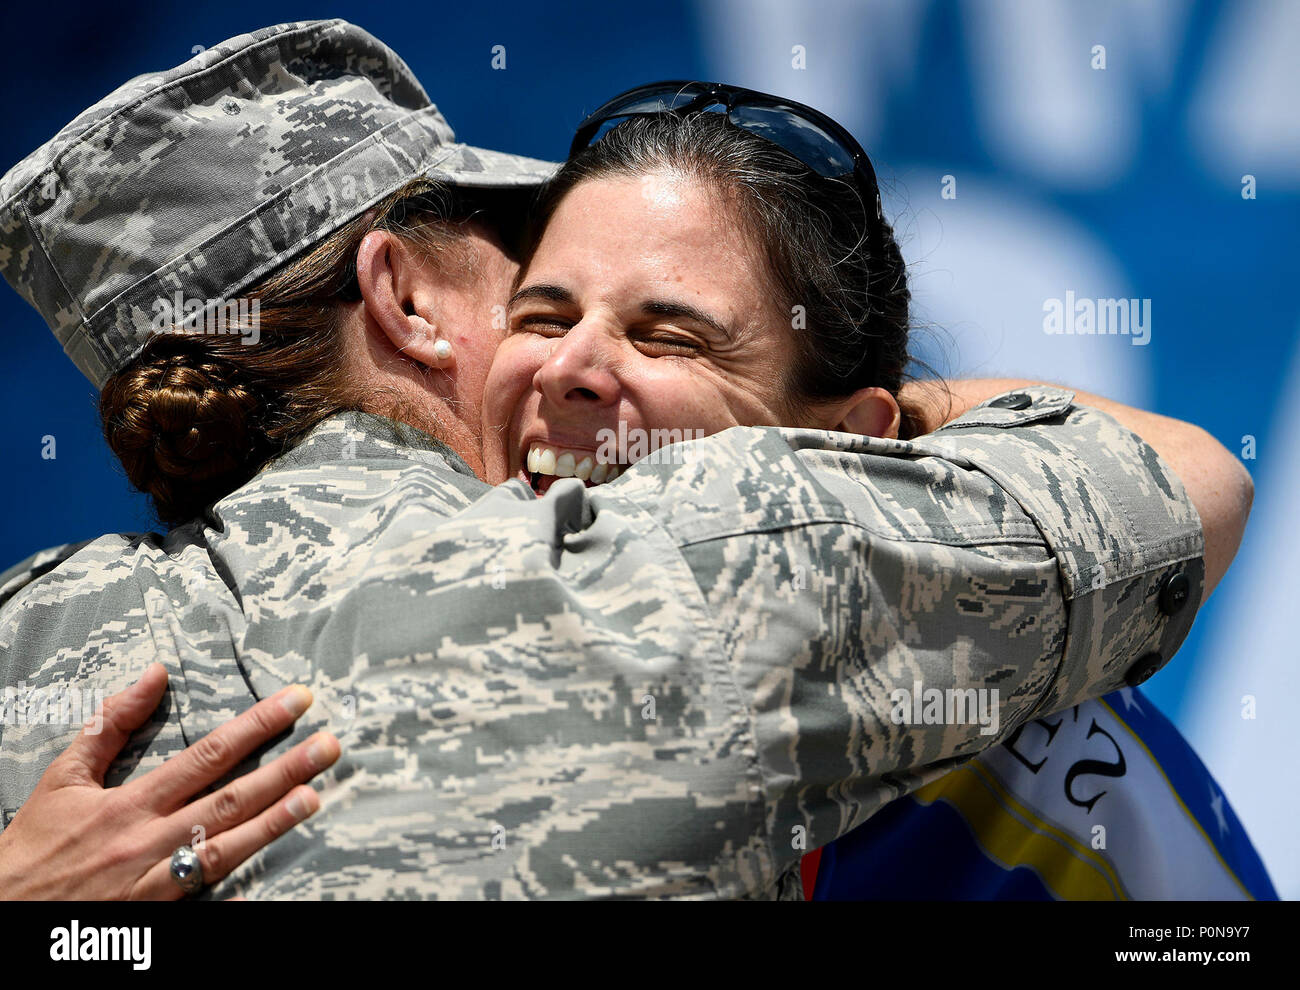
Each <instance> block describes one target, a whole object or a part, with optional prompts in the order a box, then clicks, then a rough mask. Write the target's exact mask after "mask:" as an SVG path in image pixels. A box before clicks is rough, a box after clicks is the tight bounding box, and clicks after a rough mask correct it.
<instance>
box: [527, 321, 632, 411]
mask: <svg viewBox="0 0 1300 990" xmlns="http://www.w3.org/2000/svg"><path fill="white" fill-rule="evenodd" d="M615 368H616V365H615V346H614V341H613V340H612V339H611V337H610V335H609V333H608V331H606V330H604V329H602V328H601V327H598V326H596V325H595V324H594V322H588V321H583V322H580V323H577V324H575V325H574V326H573V327H571V328H570V329H569V331H568V332H567V333H566V334H565V335H564V336H563V337H560V338H558V339H557V340H556V342H555V346H554V347H553V348H552V350H551V354H550V357H548V358H547V359H546V361H545V362H544V363H543V364H542V366H541V367H540V368H538V369H537V372H536V373H535V374H534V375H533V388H535V389H537V391H539V392H541V393H542V395H543V396H544V397H545V398H546V400H547V401H548V402H550V403H552V404H553V405H555V406H557V407H563V406H572V405H574V404H575V403H576V404H587V405H590V406H592V407H599V406H607V405H612V404H615V403H617V402H618V400H619V391H620V386H619V381H618V376H617V374H616V372H615Z"/></svg>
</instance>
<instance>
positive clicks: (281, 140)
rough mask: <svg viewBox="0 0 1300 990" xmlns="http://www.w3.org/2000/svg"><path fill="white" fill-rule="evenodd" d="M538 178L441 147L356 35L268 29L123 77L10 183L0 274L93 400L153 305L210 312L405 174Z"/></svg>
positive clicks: (389, 62) (335, 27)
mask: <svg viewBox="0 0 1300 990" xmlns="http://www.w3.org/2000/svg"><path fill="white" fill-rule="evenodd" d="M554 168H555V166H554V164H552V163H550V162H542V161H537V160H535V159H531V158H521V157H519V156H516V155H506V154H502V153H500V152H495V151H487V150H485V149H482V148H472V147H469V146H467V145H464V144H457V143H456V140H455V135H454V134H453V132H452V130H451V127H450V126H449V125H448V124H447V121H446V120H445V119H444V118H443V116H442V114H440V113H439V112H438V109H437V108H436V107H435V106H433V105H432V104H431V103H430V102H429V97H428V96H427V94H426V93H425V91H424V88H423V87H422V86H421V85H420V82H419V80H418V79H416V78H415V76H414V75H413V74H412V72H411V70H410V69H409V68H408V67H407V65H406V63H405V62H403V61H402V59H401V58H400V57H398V55H397V53H396V52H394V51H393V50H392V49H390V48H389V47H388V46H387V45H385V44H383V43H382V42H380V41H379V40H378V39H377V38H375V37H373V36H372V35H370V34H367V33H366V32H365V31H363V30H362V29H361V28H358V27H356V26H355V25H352V24H349V23H347V22H346V21H343V20H330V21H305V22H301V23H293V24H281V25H277V26H275V27H269V28H263V29H262V30H259V31H254V32H252V33H251V34H242V35H239V36H238V37H235V38H232V39H230V40H229V41H225V42H223V43H222V44H219V45H215V46H213V47H211V48H208V49H207V50H205V51H203V52H201V53H199V54H198V55H196V56H195V57H194V58H192V59H190V60H189V61H188V62H186V63H184V64H183V65H180V66H178V67H177V68H174V69H171V70H169V71H166V72H156V73H150V74H147V75H142V76H137V77H136V78H134V79H132V80H130V81H129V82H126V83H124V84H123V85H122V86H120V87H118V88H117V89H116V90H114V91H113V92H112V93H110V94H109V95H108V96H106V97H105V98H104V99H102V100H100V101H99V102H98V103H96V104H95V105H94V106H92V107H90V108H89V109H87V110H86V111H84V112H83V113H81V114H80V115H79V116H78V117H77V118H76V119H75V120H73V121H72V123H70V124H68V125H67V126H66V127H64V128H63V129H62V130H61V131H59V133H58V134H56V135H55V136H54V137H53V138H52V139H51V140H50V141H48V142H47V143H46V144H44V145H42V146H41V147H40V148H38V149H37V150H36V151H34V152H32V153H31V154H30V155H28V156H27V157H26V158H24V159H23V160H22V161H21V162H19V163H18V164H17V165H15V166H14V167H13V168H12V169H10V170H9V172H8V173H7V174H6V175H5V176H4V177H3V178H2V179H0V270H3V272H4V276H5V278H6V279H8V281H9V284H10V285H12V286H13V287H14V288H15V289H16V290H18V293H19V294H20V295H21V296H22V297H23V298H24V299H26V300H27V301H28V302H29V303H31V304H32V305H33V306H34V307H36V309H37V310H38V311H39V312H40V314H41V315H42V316H43V317H44V318H45V321H46V322H47V323H48V324H49V326H50V329H51V330H53V331H54V335H55V336H56V337H57V338H58V340H59V343H61V344H62V345H63V349H64V350H65V351H66V352H67V354H68V356H69V357H70V358H71V359H72V361H73V363H75V364H76V366H77V367H78V368H80V369H81V371H82V372H83V373H84V374H85V375H86V377H87V378H89V379H90V380H91V381H92V382H94V383H95V386H96V387H97V388H102V387H103V385H104V382H105V381H107V380H108V378H109V376H110V375H111V374H113V372H115V371H118V370H120V369H121V368H122V367H123V366H124V365H125V364H126V363H127V362H128V361H129V360H130V359H131V358H132V357H134V356H135V355H136V354H137V353H138V352H139V351H140V348H141V347H143V346H144V343H145V341H146V340H147V339H148V336H149V334H150V333H151V332H157V328H156V327H154V321H155V318H156V317H157V316H158V311H157V310H156V309H155V304H156V303H157V301H158V300H160V299H161V300H171V299H173V298H174V295H175V293H178V292H179V293H181V294H182V296H183V297H184V298H185V299H187V300H189V299H196V300H202V301H207V302H210V303H211V304H212V305H211V306H209V307H207V309H208V310H209V311H212V310H213V309H214V308H215V306H216V305H218V304H219V303H221V302H222V301H225V300H230V299H234V298H235V297H237V296H238V294H239V292H240V291H241V290H242V289H244V288H245V287H247V286H250V285H253V284H255V283H256V282H257V281H258V280H259V279H260V278H261V277H262V276H263V275H265V274H267V273H269V272H271V271H273V270H274V269H276V268H278V267H280V265H281V264H283V263H284V262H285V261H287V260H288V259H289V258H290V257H292V256H293V255H295V254H297V253H298V252H300V251H301V250H303V249H304V248H306V247H307V246H309V245H312V244H315V243H317V242H319V241H320V240H321V239H323V238H324V237H326V236H327V235H328V234H330V233H332V232H333V231H334V230H336V229H337V228H339V227H341V226H342V225H343V224H345V223H346V222H347V221H349V220H351V219H353V218H354V217H356V216H358V215H359V214H361V213H363V212H364V211H365V210H367V209H368V208H369V207H370V206H372V205H373V204H374V203H375V202H377V201H378V200H380V199H383V198H384V197H385V196H387V195H388V194H389V193H391V192H393V191H394V190H396V189H398V188H400V187H401V186H402V185H403V184H404V183H406V182H408V181H409V180H411V179H413V178H416V177H418V176H422V175H427V176H429V177H431V178H433V179H439V180H445V181H447V182H449V183H451V184H453V185H457V186H501V187H508V186H536V185H539V184H540V183H541V182H542V181H543V180H544V179H545V178H546V177H547V176H549V175H550V173H551V172H552V171H553V170H554ZM200 177H201V181H196V179H198V178H200Z"/></svg>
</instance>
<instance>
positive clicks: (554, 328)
mask: <svg viewBox="0 0 1300 990" xmlns="http://www.w3.org/2000/svg"><path fill="white" fill-rule="evenodd" d="M572 326H573V321H572V320H566V319H564V318H563V317H560V316H556V315H554V314H553V313H528V314H525V315H524V316H521V317H519V318H518V319H516V320H515V326H514V330H515V332H516V333H524V332H527V333H539V334H543V335H545V336H551V337H556V336H561V335H563V334H565V333H567V332H568V331H569V329H570V328H571V327H572Z"/></svg>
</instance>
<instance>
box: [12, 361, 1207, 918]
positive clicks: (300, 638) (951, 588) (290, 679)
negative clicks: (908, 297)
mask: <svg viewBox="0 0 1300 990" xmlns="http://www.w3.org/2000/svg"><path fill="white" fill-rule="evenodd" d="M1024 392H1025V394H1026V395H1028V397H1029V399H1031V400H1032V401H1031V402H1030V404H1029V405H1028V407H1027V408H1007V406H1010V407H1016V406H1019V405H1022V404H1023V400H1021V401H1011V402H1004V403H1002V404H1000V405H990V404H984V405H982V406H979V407H976V408H975V409H972V410H971V411H969V412H968V413H967V414H966V415H964V416H962V417H961V418H960V419H957V420H955V421H954V422H953V423H951V424H949V425H948V426H947V427H945V428H943V429H941V430H939V431H937V432H935V433H933V434H930V435H928V436H925V437H922V438H920V439H918V440H915V441H912V442H903V441H893V440H885V439H879V438H870V437H856V436H850V435H847V434H839V433H829V432H822V431H816V430H798V429H779V428H736V429H730V430H727V431H724V432H722V433H719V434H716V435H714V436H711V437H708V438H705V439H702V440H696V441H691V442H690V443H688V444H684V445H681V446H680V447H677V446H674V447H670V448H664V450H663V451H662V453H663V454H668V453H670V452H672V451H677V452H678V456H675V457H674V458H672V459H675V460H679V461H682V462H683V463H658V464H656V463H650V462H649V461H648V460H646V461H642V462H640V463H638V464H636V465H634V466H633V467H632V468H630V469H629V470H628V471H627V472H626V473H625V474H624V475H623V476H622V477H621V478H619V479H618V480H617V481H616V482H612V483H609V484H606V485H604V486H601V487H598V488H593V489H586V488H584V487H583V485H582V484H581V483H580V482H579V481H577V480H576V479H561V480H559V481H557V482H556V483H555V484H554V486H553V488H552V489H551V491H550V492H549V493H548V495H547V496H546V497H545V498H541V499H538V498H536V497H535V496H534V495H533V493H532V492H531V491H530V490H529V489H528V488H527V487H526V486H525V485H523V484H522V483H520V482H517V481H516V482H510V483H507V484H505V485H501V486H499V487H496V488H490V487H489V486H487V485H485V484H483V483H482V482H480V481H479V480H478V479H476V478H475V477H474V476H473V475H472V473H471V472H470V471H469V469H468V468H467V467H466V466H465V465H464V463H463V462H462V461H460V459H459V458H457V457H456V455H455V454H453V453H452V452H451V451H450V450H449V449H448V448H446V447H445V446H443V445H442V444H440V443H438V442H436V441H434V440H432V439H430V438H429V437H427V436H426V435H424V434H422V433H419V432H418V431H415V430H412V429H410V428H409V427H405V426H402V425H399V424H396V423H393V422H392V421H389V420H386V419H382V418H380V417H376V416H371V415H367V414H364V413H355V412H354V413H344V414H339V415H337V416H334V417H332V418H330V419H327V420H325V421H323V422H322V423H321V424H319V425H318V426H317V427H316V428H315V429H314V430H313V431H312V432H311V433H310V434H309V435H308V436H307V437H306V439H305V440H304V441H303V442H302V443H300V444H299V445H298V446H296V447H295V448H294V449H293V450H291V451H290V452H289V453H288V454H286V455H285V456H283V457H281V458H279V459H278V460H276V461H274V462H273V463H271V464H270V465H268V466H267V467H266V468H265V469H263V471H262V472H260V473H259V474H258V475H257V476H256V477H255V478H254V479H253V480H252V481H250V482H249V483H248V484H247V485H245V486H244V487H243V488H240V489H239V490H237V491H235V492H234V493H232V494H231V495H229V496H228V497H226V498H225V499H223V500H221V501H220V502H218V503H216V504H215V505H214V506H213V507H212V508H211V509H210V510H209V512H208V513H207V514H206V515H205V516H204V517H203V518H202V519H199V520H196V521H194V522H192V523H190V524H187V525H185V526H182V527H180V528H178V529H175V530H173V531H171V532H170V533H168V534H167V535H165V536H160V535H158V534H154V533H150V534H144V535H122V534H118V535H112V536H104V537H101V538H99V539H97V540H93V541H91V542H88V543H85V544H79V545H76V546H70V547H65V548H61V549H60V550H57V551H51V552H47V553H45V554H40V555H37V556H36V557H35V558H32V559H31V560H30V561H28V562H25V563H24V564H23V565H19V566H18V567H17V568H14V569H11V570H10V571H9V572H6V574H5V575H3V576H0V602H2V603H3V604H2V605H0V670H2V671H3V684H4V687H5V691H6V710H5V717H4V719H3V720H2V723H0V809H3V821H4V823H5V824H8V822H9V821H10V820H11V819H12V817H13V814H14V812H15V811H16V810H17V808H18V807H19V806H20V805H21V804H22V803H23V801H25V800H26V798H27V797H28V795H29V794H30V793H31V791H32V790H33V788H34V787H35V785H36V783H37V781H38V779H39V778H40V776H41V774H42V773H43V772H44V770H45V768H46V767H47V766H48V765H49V763H50V761H51V760H52V759H53V758H54V757H55V756H56V755H57V754H58V753H59V752H61V751H62V750H63V749H64V748H65V747H66V746H67V745H68V743H69V742H70V741H71V740H72V738H73V737H74V735H75V734H76V733H77V732H78V731H79V724H78V721H77V720H75V719H71V718H69V719H65V720H64V721H60V720H59V719H57V718H54V717H53V716H54V714H55V710H56V709H57V708H58V707H59V706H57V705H53V704H49V703H48V696H49V695H50V694H51V693H55V694H60V696H61V697H62V698H63V701H64V705H65V706H66V705H67V704H69V703H68V701H67V699H68V697H70V696H71V692H72V691H76V692H80V693H82V694H87V693H88V692H89V693H95V692H101V693H102V694H103V695H107V694H111V693H113V692H115V691H118V690H121V689H122V688H124V687H126V686H127V684H128V683H129V682H131V681H132V680H134V679H135V678H137V677H138V676H139V675H140V674H141V672H142V671H143V670H144V669H145V667H146V666H147V665H148V664H150V663H151V662H153V661H155V660H158V661H162V662H163V663H164V664H166V665H167V668H168V670H169V672H170V679H171V680H170V688H169V693H168V697H167V699H165V700H164V703H163V704H162V705H161V706H160V708H159V710H158V712H157V713H156V714H155V718H154V721H153V722H152V723H151V724H150V725H148V726H147V727H146V728H145V729H144V730H142V731H141V732H139V733H137V735H136V736H135V737H134V738H133V739H132V741H131V742H130V743H129V744H128V746H127V748H126V749H125V750H124V751H123V753H122V755H121V757H120V758H119V759H118V761H117V762H116V763H115V764H114V766H113V768H112V769H111V771H110V774H109V780H108V781H107V783H110V784H113V783H120V782H122V781H124V780H128V779H134V778H136V777H138V776H140V775H142V774H144V773H146V772H147V771H148V770H150V769H152V768H154V767H156V766H158V765H159V764H161V763H162V761H163V760H165V759H166V758H167V757H170V756H172V755H174V754H175V753H177V752H179V751H180V750H181V749H182V748H184V747H185V746H187V745H189V744H192V743H193V742H195V741H196V740H197V739H199V738H200V737H202V736H203V735H204V734H206V733H208V732H210V731H211V730H212V729H214V728H215V727H217V726H218V725H220V724H221V723H222V722H224V721H226V720H228V719H230V718H232V717H233V716H235V715H237V714H238V713H240V712H241V711H244V710H245V709H247V708H248V707H249V706H250V705H252V704H253V703H254V702H255V701H257V700H259V699H261V698H264V697H266V696H268V695H270V694H272V693H273V692H275V691H277V690H279V689H280V688H282V687H285V686H286V685H288V684H292V683H295V682H300V683H303V684H306V685H308V686H309V687H310V688H311V689H312V691H313V692H314V693H315V698H316V700H315V703H314V705H313V706H312V708H311V709H310V710H309V711H308V712H307V713H306V714H305V715H304V716H303V717H302V718H301V719H300V720H299V721H298V723H297V725H296V726H295V729H294V730H293V732H292V734H291V735H290V736H288V737H287V738H284V739H282V740H280V741H279V742H278V743H277V744H275V745H273V746H270V747H268V748H267V749H265V750H264V751H263V752H262V753H260V754H259V756H258V757H257V759H256V760H254V761H250V762H249V763H248V764H246V765H245V766H244V767H242V768H241V769H240V771H239V772H245V771H247V770H248V769H251V766H252V765H253V763H255V762H261V761H265V760H267V759H269V758H270V757H272V756H274V755H277V754H278V753H280V752H283V751H284V750H285V749H287V748H288V747H289V746H291V745H293V744H294V743H296V742H298V741H301V740H302V739H304V738H306V737H307V736H308V735H309V734H311V733H313V732H316V731H318V730H321V729H328V730H329V731H331V732H333V733H335V734H336V735H337V736H338V738H339V740H340V742H341V744H342V756H341V757H340V759H339V761H338V762H337V763H336V764H335V765H334V766H333V767H332V768H331V769H330V770H328V771H326V772H325V773H323V774H322V775H321V776H320V777H319V778H317V780H316V786H317V787H318V789H319V790H320V793H321V809H320V811H319V812H317V814H316V815H315V816H314V817H312V818H310V819H308V820H307V821H306V822H304V823H302V824H301V825H299V826H298V827H297V828H295V829H294V830H293V831H292V832H291V833H289V834H287V835H286V836H284V837H282V838H280V839H278V840H276V842H275V843H273V844H272V845H271V846H269V847H268V848H266V849H264V850H262V851H261V852H260V853H259V854H257V855H256V856H254V857H253V858H252V859H250V860H249V861H247V862H246V863H244V864H243V865H242V866H241V867H239V868H238V869H236V870H235V871H234V872H233V873H232V874H231V875H230V876H229V877H228V878H227V879H226V880H224V881H222V882H221V883H219V884H216V885H215V886H214V887H213V888H211V889H210V890H209V891H208V892H207V894H206V895H205V896H209V897H229V896H235V895H243V896H246V897H250V898H268V897H269V898H377V897H398V898H404V897H437V898H546V897H563V898H574V897H689V898H724V897H725V898H736V897H752V898H771V897H778V896H790V894H791V891H790V885H789V884H788V883H786V882H785V881H786V880H789V878H790V877H791V876H797V864H798V860H799V857H800V856H801V855H802V853H803V852H805V851H806V850H810V849H813V848H816V847H818V846H820V845H822V844H824V843H826V842H829V841H831V840H832V839H834V838H835V837H836V836H838V835H841V834H843V833H845V832H847V831H848V830H850V829H851V828H853V827H854V826H856V825H858V824H859V823H861V822H862V821H864V820H865V819H866V818H868V817H869V816H870V815H871V814H873V813H874V812H875V811H876V810H878V809H879V808H880V807H881V806H882V805H883V804H884V803H885V802H887V801H889V800H891V799H892V798H895V797H897V796H899V795H901V794H904V793H909V792H911V791H913V790H915V789H917V788H919V787H921V786H924V785H925V784H927V783H929V782H931V781H933V780H935V779H937V778H938V777H939V776H940V775H941V774H943V773H944V772H946V771H948V770H950V769H952V768H954V767H955V766H957V765H959V764H961V763H963V762H964V761H966V760H967V759H969V758H970V757H971V756H972V755H973V754H974V753H976V752H978V751H980V750H982V749H984V748H986V747H989V746H992V745H994V744H997V743H999V742H1000V741H1001V740H1002V739H1005V738H1006V736H1007V735H1009V734H1010V733H1011V732H1012V731H1014V729H1015V728H1016V726H1018V725H1020V724H1023V723H1024V722H1026V721H1028V720H1030V719H1034V718H1037V717H1040V716H1044V715H1048V714H1050V713H1053V712H1056V711H1059V710H1061V709H1064V708H1068V707H1070V706H1071V705H1074V704H1075V703H1077V702H1079V701H1081V700H1083V699H1085V698H1094V697H1098V696H1101V695H1103V694H1106V693H1108V692H1110V691H1113V690H1115V689H1116V688H1119V687H1122V686H1123V685H1125V684H1126V683H1130V684H1131V683H1136V682H1137V680H1139V679H1141V678H1142V677H1144V676H1149V674H1150V673H1152V672H1154V670H1156V669H1157V668H1158V667H1159V666H1160V665H1161V664H1162V663H1163V662H1164V661H1166V660H1167V659H1168V658H1169V657H1170V656H1171V655H1172V654H1173V652H1174V651H1175V650H1176V649H1177V647H1178V646H1179V644H1180V643H1181V642H1182V640H1183V638H1184V637H1185V636H1186V633H1187V630H1188V628H1189V626H1190V623H1191V620H1192V617H1193V614H1194V613H1195V610H1196V603H1197V602H1199V601H1200V598H1201V589H1202V580H1203V565H1202V560H1201V558H1202V555H1203V539H1202V533H1201V528H1200V521H1199V518H1198V516H1197V514H1196V511H1195V509H1194V508H1193V506H1192V504H1191V502H1190V500H1189V498H1188V497H1187V494H1186V492H1185V491H1184V489H1183V487H1182V485H1181V483H1180V482H1179V480H1178V479H1177V477H1176V476H1175V475H1174V473H1173V472H1172V471H1171V470H1170V469H1169V468H1168V466H1167V465H1165V464H1164V463H1163V462H1162V461H1161V460H1160V458H1159V457H1158V456H1157V455H1156V454H1155V453H1154V451H1153V450H1152V449H1151V448H1150V447H1149V446H1147V445H1146V444H1145V443H1143V442H1142V441H1141V440H1140V439H1139V438H1138V437H1136V436H1135V435H1133V434H1132V433H1130V432H1129V431H1127V430H1126V429H1124V428H1122V427H1120V426H1119V425H1118V424H1117V423H1116V421H1115V420H1114V419H1112V418H1111V417H1109V416H1107V415H1106V414H1104V413H1101V412H1099V411H1097V410H1094V409H1091V408H1087V407H1082V406H1078V405H1075V404H1073V401H1072V400H1073V395H1072V393H1069V392H1066V391H1062V390H1059V389H1053V388H1046V387H1042V388H1033V389H1026V390H1024ZM664 459H668V458H664ZM1171 582H1176V583H1177V585H1178V587H1179V588H1180V589H1182V590H1183V591H1185V596H1184V597H1185V598H1186V600H1187V601H1188V602H1189V603H1190V604H1188V605H1187V607H1185V608H1177V609H1173V608H1168V607H1165V606H1166V604H1167V602H1168V600H1169V595H1170V592H1169V588H1170V586H1171ZM41 697H45V698H46V699H47V703H46V707H47V708H48V712H47V715H46V717H45V718H42V717H41V706H40V704H38V703H36V702H34V701H33V699H34V698H36V699H38V700H39V698H41ZM96 697H98V695H96ZM936 698H937V699H939V700H938V701H937V702H936ZM24 706H25V708H24ZM195 825H196V826H201V825H202V823H201V822H196V823H195ZM783 878H784V879H783Z"/></svg>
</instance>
